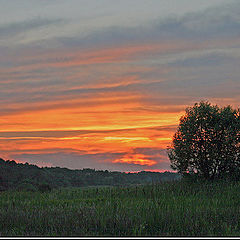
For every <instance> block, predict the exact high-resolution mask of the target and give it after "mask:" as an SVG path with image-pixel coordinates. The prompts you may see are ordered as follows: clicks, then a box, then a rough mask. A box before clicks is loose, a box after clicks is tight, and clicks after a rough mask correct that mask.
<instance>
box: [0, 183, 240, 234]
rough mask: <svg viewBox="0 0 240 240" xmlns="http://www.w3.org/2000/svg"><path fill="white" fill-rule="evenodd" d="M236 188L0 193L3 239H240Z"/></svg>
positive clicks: (154, 187) (180, 186)
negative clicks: (165, 237)
mask: <svg viewBox="0 0 240 240" xmlns="http://www.w3.org/2000/svg"><path fill="white" fill-rule="evenodd" d="M239 199H240V183H188V182H183V181H182V182H173V183H163V184H157V185H148V186H135V187H112V188H111V187H101V188H72V189H58V190H54V191H52V192H48V193H40V192H14V191H6V192H2V193H0V234H1V236H121V237H124V236H240V221H239V220H240V200H239Z"/></svg>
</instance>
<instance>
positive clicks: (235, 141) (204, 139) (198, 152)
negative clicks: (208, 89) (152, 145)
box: [168, 102, 240, 179]
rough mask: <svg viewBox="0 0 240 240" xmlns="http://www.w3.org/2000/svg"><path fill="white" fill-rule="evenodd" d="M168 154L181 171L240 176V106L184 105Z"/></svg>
mask: <svg viewBox="0 0 240 240" xmlns="http://www.w3.org/2000/svg"><path fill="white" fill-rule="evenodd" d="M168 156H169V159H170V161H171V167H172V168H173V169H174V170H177V171H178V172H179V173H181V174H190V175H197V176H202V177H203V178H205V179H216V178H224V177H230V178H233V177H234V178H240V175H239V174H240V110H239V109H233V108H232V107H231V106H227V107H223V108H220V107H219V106H217V105H211V104H210V103H209V102H200V103H196V104H195V105H194V106H193V107H189V108H187V109H186V113H185V115H184V116H182V117H181V118H180V123H179V126H178V128H177V131H176V133H175V134H174V136H173V141H172V146H171V147H170V148H169V149H168Z"/></svg>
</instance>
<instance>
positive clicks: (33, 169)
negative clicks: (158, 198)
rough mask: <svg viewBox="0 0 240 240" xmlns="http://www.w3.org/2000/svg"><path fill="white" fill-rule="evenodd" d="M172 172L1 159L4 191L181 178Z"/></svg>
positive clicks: (0, 168)
mask: <svg viewBox="0 0 240 240" xmlns="http://www.w3.org/2000/svg"><path fill="white" fill-rule="evenodd" d="M178 178H179V175H178V174H176V173H171V172H164V173H155V172H145V171H142V172H139V173H123V172H110V171H107V170H105V171H102V170H95V169H89V168H85V169H82V170H71V169H68V168H60V167H50V168H49V167H43V168H40V167H38V166H36V165H32V164H28V163H25V164H22V163H16V162H15V161H9V160H8V161H5V160H3V159H0V190H2V191H3V190H8V189H16V190H29V191H42V192H44V191H49V190H51V189H52V188H59V187H87V186H123V185H131V184H144V183H152V182H160V181H171V180H175V179H178Z"/></svg>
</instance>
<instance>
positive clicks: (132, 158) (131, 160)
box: [113, 154, 157, 166]
mask: <svg viewBox="0 0 240 240" xmlns="http://www.w3.org/2000/svg"><path fill="white" fill-rule="evenodd" d="M113 162H114V163H125V164H136V165H142V166H152V165H155V164H156V163H157V161H154V160H150V159H148V156H146V155H143V154H134V155H131V154H127V155H125V156H123V157H122V158H120V159H116V160H114V161H113Z"/></svg>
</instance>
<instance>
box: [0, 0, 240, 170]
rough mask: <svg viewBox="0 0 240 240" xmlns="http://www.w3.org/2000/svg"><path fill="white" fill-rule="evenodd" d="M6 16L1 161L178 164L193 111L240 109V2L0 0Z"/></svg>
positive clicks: (2, 22) (0, 34)
mask: <svg viewBox="0 0 240 240" xmlns="http://www.w3.org/2000/svg"><path fill="white" fill-rule="evenodd" d="M0 16H1V17H0V157H1V158H4V159H14V160H16V161H18V162H26V161H27V162H28V163H32V164H37V165H39V166H59V167H67V168H71V169H82V168H95V169H102V170H105V169H108V170H110V171H142V170H154V171H163V170H170V166H169V165H170V162H169V160H168V157H167V154H166V147H167V146H169V145H170V144H171V139H172V136H173V134H174V132H175V131H176V127H177V125H178V121H179V118H180V117H181V115H183V114H184V111H185V108H186V107H188V106H192V105H193V104H194V103H195V102H199V101H201V100H208V101H210V102H211V103H213V104H219V105H220V106H224V105H228V104H230V105H232V106H233V107H239V103H240V94H239V93H240V1H239V0H201V1H200V0H120V1H117V0H0Z"/></svg>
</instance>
